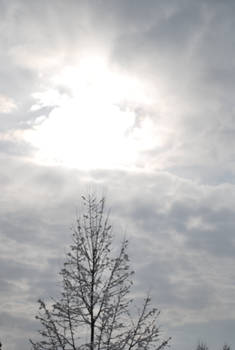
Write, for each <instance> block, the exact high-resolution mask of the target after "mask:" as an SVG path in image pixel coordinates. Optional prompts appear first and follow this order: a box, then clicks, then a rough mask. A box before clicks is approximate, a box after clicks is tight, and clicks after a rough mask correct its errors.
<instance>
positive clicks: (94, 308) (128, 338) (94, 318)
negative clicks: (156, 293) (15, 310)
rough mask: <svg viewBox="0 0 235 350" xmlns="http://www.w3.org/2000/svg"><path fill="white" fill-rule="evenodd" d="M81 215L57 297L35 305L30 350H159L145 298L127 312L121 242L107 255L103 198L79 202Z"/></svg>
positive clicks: (154, 314) (127, 276)
mask: <svg viewBox="0 0 235 350" xmlns="http://www.w3.org/2000/svg"><path fill="white" fill-rule="evenodd" d="M82 201H83V208H84V212H83V214H82V215H81V217H80V218H79V219H78V220H77V225H76V228H75V230H74V232H73V236H72V239H73V240H72V244H71V246H70V251H69V253H68V254H67V256H66V260H65V263H64V268H63V269H62V271H61V277H62V281H63V285H62V287H63V288H62V293H61V298H60V299H59V300H57V301H54V302H53V304H52V306H50V307H49V306H47V305H46V303H45V302H44V301H43V300H39V313H38V315H37V316H36V318H37V319H38V320H39V321H40V323H41V330H40V331H39V333H40V335H41V338H42V339H41V340H40V341H37V342H34V341H32V340H31V344H32V346H33V349H34V350H60V349H62V350H70V349H71V350H84V349H90V350H131V349H133V350H160V349H162V348H164V347H165V346H167V345H168V342H169V339H167V340H165V341H161V340H160V335H159V327H158V326H157V318H158V316H159V311H158V310H157V309H156V308H151V306H150V303H151V300H150V298H149V297H146V298H145V299H144V301H143V304H142V307H141V308H139V309H138V310H139V311H138V312H137V314H135V313H133V312H132V311H131V310H133V307H132V306H131V305H132V300H131V299H130V291H131V286H132V274H133V272H132V271H131V270H130V267H129V259H128V254H127V246H128V242H127V240H125V239H124V240H123V241H122V243H121V246H120V250H119V253H118V254H117V256H115V257H114V256H113V254H112V247H111V245H112V232H111V225H110V223H109V216H108V215H107V214H106V213H105V199H104V198H101V199H97V197H96V196H94V195H89V196H87V197H82Z"/></svg>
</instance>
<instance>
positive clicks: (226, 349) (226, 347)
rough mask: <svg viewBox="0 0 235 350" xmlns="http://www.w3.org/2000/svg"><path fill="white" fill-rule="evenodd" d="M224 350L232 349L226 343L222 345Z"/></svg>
mask: <svg viewBox="0 0 235 350" xmlns="http://www.w3.org/2000/svg"><path fill="white" fill-rule="evenodd" d="M222 350H231V346H230V345H228V344H227V343H225V344H224V345H223V347H222Z"/></svg>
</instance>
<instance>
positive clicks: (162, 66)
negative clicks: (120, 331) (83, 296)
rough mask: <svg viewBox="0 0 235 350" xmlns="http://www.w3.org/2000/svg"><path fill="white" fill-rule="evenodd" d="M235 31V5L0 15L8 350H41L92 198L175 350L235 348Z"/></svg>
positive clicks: (15, 10) (3, 11) (22, 3)
mask: <svg viewBox="0 0 235 350" xmlns="http://www.w3.org/2000/svg"><path fill="white" fill-rule="evenodd" d="M234 27H235V2H234V1H232V0H224V1H218V0H213V1H212V0H197V1H194V0H187V1H186V0H174V1H170V0H148V1H142V0H119V1H117V0H116V1H115V0H94V1H90V0H86V1H85V0H83V1H82V0H67V1H65V0H50V1H48V0H41V1H35V0H11V1H8V0H0V161H1V171H0V193H1V196H0V239H1V244H0V339H1V341H2V343H3V349H8V350H16V349H17V350H27V349H30V344H29V342H28V339H29V338H33V339H35V337H36V336H37V335H36V334H37V333H36V330H37V329H39V328H40V325H39V324H38V323H37V322H36V321H35V320H34V317H35V315H36V313H37V309H38V305H37V300H38V299H39V298H48V296H56V295H58V293H59V277H58V272H59V270H60V268H61V267H62V264H63V259H64V256H65V253H66V251H67V247H68V245H69V244H70V242H71V227H72V226H73V224H74V222H75V219H76V213H77V212H78V211H79V208H80V203H81V195H82V194H86V193H87V192H89V191H95V192H96V193H98V194H99V195H105V197H106V200H107V207H110V208H111V221H112V223H113V231H114V234H115V242H118V241H119V240H121V239H122V237H123V234H124V233H125V234H126V236H127V238H128V239H129V255H130V259H131V262H132V267H133V268H134V270H135V271H136V274H135V277H134V282H135V284H134V285H135V287H134V288H135V289H134V291H135V293H137V295H144V293H146V292H148V291H150V293H151V295H152V301H153V304H154V305H155V306H156V307H158V308H159V309H160V310H161V315H160V320H159V322H160V325H161V329H162V334H163V335H166V336H171V337H172V341H171V348H172V349H174V350H188V349H195V348H196V346H197V344H198V342H199V341H203V342H205V343H207V345H208V347H209V349H221V348H222V346H223V344H224V343H225V342H226V343H228V344H230V345H231V347H232V348H234V347H235V332H234V327H235V284H234V281H235V269H234V264H235V236H234V231H235V180H234V178H235V162H234V161H235V123H234V122H235V105H234V88H235V64H234V57H235V39H234ZM115 244H116V243H115Z"/></svg>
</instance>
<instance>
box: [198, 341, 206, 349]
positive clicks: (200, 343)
mask: <svg viewBox="0 0 235 350" xmlns="http://www.w3.org/2000/svg"><path fill="white" fill-rule="evenodd" d="M197 350H208V346H207V345H206V343H203V342H199V343H198V345H197Z"/></svg>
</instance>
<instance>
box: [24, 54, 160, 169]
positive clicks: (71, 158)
mask: <svg viewBox="0 0 235 350" xmlns="http://www.w3.org/2000/svg"><path fill="white" fill-rule="evenodd" d="M49 85H50V86H49V87H48V88H47V89H44V91H42V92H38V93H35V94H34V95H33V97H34V98H35V100H36V103H35V104H34V105H33V106H32V108H31V110H32V111H37V110H38V111H40V110H41V109H42V108H43V107H52V111H51V112H50V114H49V115H48V116H43V115H41V116H40V117H38V118H37V119H36V122H35V124H34V125H33V129H30V130H28V131H26V132H25V134H24V138H25V139H26V140H27V141H29V142H30V143H32V144H33V145H34V147H36V149H37V150H38V151H37V153H36V156H35V157H36V160H37V161H39V162H42V163H47V164H55V163H56V164H61V165H65V166H72V167H77V168H83V169H89V168H115V167H116V168H123V167H133V166H134V165H135V162H136V161H137V159H138V154H139V152H141V151H145V150H148V149H150V148H151V147H154V146H156V145H159V144H161V142H162V140H161V134H159V135H158V138H156V137H155V136H156V135H154V133H153V128H152V125H150V124H151V121H150V120H149V121H147V120H144V121H142V122H140V123H139V124H138V125H137V124H136V112H135V111H136V107H138V105H139V103H141V105H142V106H143V105H145V106H146V105H149V104H151V99H150V97H149V95H148V94H147V93H146V91H145V89H144V87H143V86H142V85H141V84H140V82H138V81H137V80H135V79H133V78H130V77H128V76H127V75H122V74H120V72H115V71H111V70H109V69H108V65H107V64H106V62H105V60H104V59H101V58H100V57H92V58H90V59H89V58H86V59H84V60H82V61H81V62H80V64H79V65H78V66H77V67H71V66H68V67H65V68H64V69H63V70H62V71H61V72H60V74H58V75H55V76H53V77H52V78H51V79H50V84H49Z"/></svg>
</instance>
